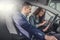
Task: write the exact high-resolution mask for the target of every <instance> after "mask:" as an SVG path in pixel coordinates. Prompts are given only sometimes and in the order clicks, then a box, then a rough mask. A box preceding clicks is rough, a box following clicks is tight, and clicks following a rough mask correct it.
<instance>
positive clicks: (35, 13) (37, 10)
mask: <svg viewBox="0 0 60 40" xmlns="http://www.w3.org/2000/svg"><path fill="white" fill-rule="evenodd" d="M42 9H43V8H42V7H39V8H37V9H36V10H35V12H34V13H33V14H34V15H38V14H39V12H40V11H41V10H42ZM44 14H45V13H44Z"/></svg>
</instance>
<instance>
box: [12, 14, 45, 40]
mask: <svg viewBox="0 0 60 40" xmlns="http://www.w3.org/2000/svg"><path fill="white" fill-rule="evenodd" d="M13 20H14V22H15V25H16V27H17V28H18V30H19V32H20V33H21V34H22V35H23V36H24V37H26V40H31V37H30V36H32V35H34V36H35V38H37V39H40V40H44V36H45V34H44V33H43V32H42V31H40V30H38V29H37V28H36V27H33V26H32V25H31V24H29V23H28V21H27V19H26V17H25V16H24V15H23V14H22V13H16V14H15V15H13Z"/></svg>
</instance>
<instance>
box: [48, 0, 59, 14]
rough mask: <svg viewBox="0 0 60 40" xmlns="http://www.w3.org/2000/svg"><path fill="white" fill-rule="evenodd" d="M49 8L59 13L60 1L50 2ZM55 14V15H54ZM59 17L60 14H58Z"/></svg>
mask: <svg viewBox="0 0 60 40" xmlns="http://www.w3.org/2000/svg"><path fill="white" fill-rule="evenodd" d="M49 7H51V8H53V9H55V10H57V11H58V12H60V0H51V1H50V3H49ZM56 14H57V13H56ZM59 15H60V13H59Z"/></svg>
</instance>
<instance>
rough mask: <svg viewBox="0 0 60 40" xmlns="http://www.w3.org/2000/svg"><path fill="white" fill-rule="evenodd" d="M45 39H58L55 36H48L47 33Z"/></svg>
mask: <svg viewBox="0 0 60 40" xmlns="http://www.w3.org/2000/svg"><path fill="white" fill-rule="evenodd" d="M45 39H46V40H57V38H56V37H55V36H48V35H45Z"/></svg>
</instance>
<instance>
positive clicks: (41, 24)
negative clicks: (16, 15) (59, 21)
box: [39, 21, 47, 26]
mask: <svg viewBox="0 0 60 40" xmlns="http://www.w3.org/2000/svg"><path fill="white" fill-rule="evenodd" d="M45 23H47V21H43V22H42V23H40V24H39V26H43V25H44V24H45Z"/></svg>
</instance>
